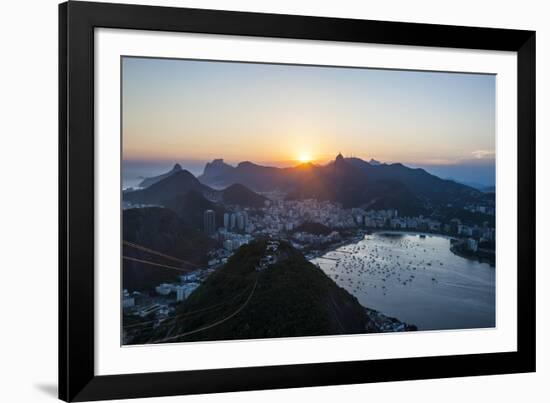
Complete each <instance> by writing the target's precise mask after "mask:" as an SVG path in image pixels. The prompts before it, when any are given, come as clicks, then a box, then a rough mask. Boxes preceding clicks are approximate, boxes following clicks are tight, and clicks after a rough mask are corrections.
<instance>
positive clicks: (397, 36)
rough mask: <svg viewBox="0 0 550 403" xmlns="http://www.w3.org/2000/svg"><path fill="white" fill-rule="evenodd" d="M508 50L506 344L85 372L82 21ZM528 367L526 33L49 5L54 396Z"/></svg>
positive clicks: (530, 64)
mask: <svg viewBox="0 0 550 403" xmlns="http://www.w3.org/2000/svg"><path fill="white" fill-rule="evenodd" d="M99 27H103V28H121V29H132V30H138V29H139V30H154V31H171V32H193V33H208V34H230V35H243V36H259V37H276V38H297V39H311V40H325V41H341V42H365V43H377V44H397V45H415V46H430V47H446V48H466V49H482V50H501V51H513V52H517V68H518V70H517V108H518V109H517V112H518V115H517V118H518V120H517V122H518V125H517V136H518V137H517V140H518V172H517V173H518V261H517V269H518V272H517V282H518V288H517V293H518V300H517V301H518V306H517V315H518V317H517V324H518V333H517V345H518V349H517V352H505V353H490V354H472V355H456V356H439V357H420V358H401V359H386V360H373V361H348V362H334V363H315V364H302V365H283V366H265V367H254V368H233V369H208V370H194V371H179V372H157V373H143V374H125V375H109V376H96V375H95V372H94V29H95V28H99ZM532 371H535V32H534V31H520V30H511V29H493V28H477V27H459V26H445V25H430V24H417V23H401V22H382V21H364V20H354V19H337V18H320V17H306V16H296V15H274V14H259V13H246V12H229V11H214V10H200V9H185V8H170V7H155V6H142V5H121V4H108V3H88V2H80V1H78V2H73V1H70V2H67V3H63V4H60V5H59V398H60V399H62V400H65V401H89V400H101V399H121V398H137V397H150V396H168V395H180V394H195V393H212V392H229V391H244V390H259V389H275V388H292V387H305V386H320V385H339V384H351V383H366V382H383V381H398V380H413V379H424V378H444V377H462V376H472V375H490V374H504V373H521V372H532Z"/></svg>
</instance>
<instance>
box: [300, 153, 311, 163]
mask: <svg viewBox="0 0 550 403" xmlns="http://www.w3.org/2000/svg"><path fill="white" fill-rule="evenodd" d="M298 161H300V162H301V163H302V164H305V163H307V162H311V155H309V154H305V153H304V154H300V155H298Z"/></svg>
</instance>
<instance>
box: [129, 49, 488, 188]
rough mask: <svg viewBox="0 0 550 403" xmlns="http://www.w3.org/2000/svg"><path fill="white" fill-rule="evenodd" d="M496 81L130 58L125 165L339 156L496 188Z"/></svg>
mask: <svg viewBox="0 0 550 403" xmlns="http://www.w3.org/2000/svg"><path fill="white" fill-rule="evenodd" d="M494 151H495V77H494V76H491V75H478V74H457V73H431V72H411V71H395V70H375V69H363V68H361V69H354V68H334V67H310V66H287V65H273V64H251V63H229V62H206V61H188V60H171V59H146V58H124V59H123V156H124V159H125V160H126V161H145V162H147V161H157V162H158V161H167V162H171V161H173V162H182V161H189V162H193V161H194V162H195V163H198V162H201V161H207V160H210V159H213V158H224V159H226V160H227V161H229V162H239V161H243V160H250V161H254V162H258V163H269V164H271V165H279V166H283V165H291V164H294V163H296V162H297V161H298V160H300V159H311V160H313V161H316V162H319V163H323V162H326V161H328V160H330V159H333V158H334V156H335V155H336V154H337V153H338V152H342V153H343V154H344V155H353V156H357V157H361V158H363V159H370V158H375V159H378V160H382V161H385V162H402V163H405V164H409V165H414V166H422V167H426V168H427V169H428V170H430V167H432V168H433V170H437V171H438V172H437V174H438V175H440V176H444V177H455V176H456V175H454V174H453V172H460V173H461V174H460V175H459V176H460V177H458V176H456V177H457V178H458V179H461V180H468V181H476V180H475V179H479V180H478V182H482V183H491V182H492V181H494Z"/></svg>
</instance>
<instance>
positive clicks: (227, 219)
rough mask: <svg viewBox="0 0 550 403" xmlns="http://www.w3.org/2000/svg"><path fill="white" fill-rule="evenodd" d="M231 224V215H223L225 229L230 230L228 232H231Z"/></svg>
mask: <svg viewBox="0 0 550 403" xmlns="http://www.w3.org/2000/svg"><path fill="white" fill-rule="evenodd" d="M229 223H230V222H229V213H225V214H224V215H223V226H224V227H225V229H226V230H228V231H229V229H230V228H229Z"/></svg>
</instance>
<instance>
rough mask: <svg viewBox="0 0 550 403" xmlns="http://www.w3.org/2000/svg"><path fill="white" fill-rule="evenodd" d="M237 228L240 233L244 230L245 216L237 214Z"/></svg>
mask: <svg viewBox="0 0 550 403" xmlns="http://www.w3.org/2000/svg"><path fill="white" fill-rule="evenodd" d="M237 227H238V228H239V230H240V231H242V230H243V229H244V216H243V214H242V213H237Z"/></svg>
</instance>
